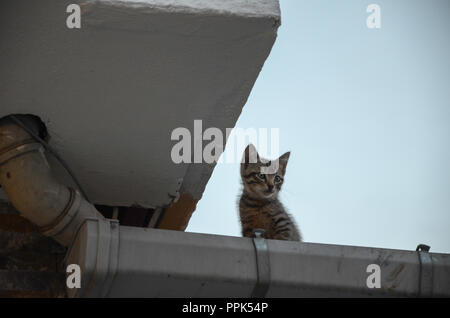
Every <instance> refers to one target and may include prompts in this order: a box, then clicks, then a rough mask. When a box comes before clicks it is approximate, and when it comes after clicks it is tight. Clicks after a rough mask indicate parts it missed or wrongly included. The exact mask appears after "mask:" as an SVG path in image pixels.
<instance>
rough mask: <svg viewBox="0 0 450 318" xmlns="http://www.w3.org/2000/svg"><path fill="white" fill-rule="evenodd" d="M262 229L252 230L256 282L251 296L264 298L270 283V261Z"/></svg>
mask: <svg viewBox="0 0 450 318" xmlns="http://www.w3.org/2000/svg"><path fill="white" fill-rule="evenodd" d="M264 232H265V231H264V230H263V229H255V230H253V245H254V247H255V254H256V269H257V275H258V278H257V282H256V285H255V287H254V288H253V292H252V295H251V297H252V298H264V297H266V294H267V291H268V290H269V285H270V262H269V249H268V247H267V241H266V240H265V238H264Z"/></svg>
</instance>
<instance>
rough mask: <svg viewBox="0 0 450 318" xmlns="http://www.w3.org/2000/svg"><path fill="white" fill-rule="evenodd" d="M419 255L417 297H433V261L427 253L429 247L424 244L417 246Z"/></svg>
mask: <svg viewBox="0 0 450 318" xmlns="http://www.w3.org/2000/svg"><path fill="white" fill-rule="evenodd" d="M416 251H417V253H418V255H419V264H420V270H419V271H420V272H419V297H431V296H432V295H433V260H432V258H431V255H430V253H429V251H430V247H429V246H428V245H425V244H420V245H419V246H417V248H416Z"/></svg>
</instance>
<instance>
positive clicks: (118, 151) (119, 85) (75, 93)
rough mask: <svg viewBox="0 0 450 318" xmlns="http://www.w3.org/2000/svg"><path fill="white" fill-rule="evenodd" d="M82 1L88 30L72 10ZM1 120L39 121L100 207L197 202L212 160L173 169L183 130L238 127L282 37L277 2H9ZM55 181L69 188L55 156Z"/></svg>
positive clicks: (2, 15)
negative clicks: (199, 123) (181, 196)
mask: <svg viewBox="0 0 450 318" xmlns="http://www.w3.org/2000/svg"><path fill="white" fill-rule="evenodd" d="M70 3H78V4H80V6H81V29H69V28H67V26H66V18H67V16H68V15H69V13H66V7H67V6H68V5H69V4H70ZM0 7H1V9H0V38H1V41H2V45H1V46H0V117H3V116H6V115H9V114H34V115H37V116H39V117H40V118H41V120H42V121H43V122H44V123H45V125H46V127H47V129H48V131H49V135H50V136H51V138H50V141H49V143H50V145H51V146H53V147H54V148H55V149H56V150H57V152H58V153H59V154H60V155H61V156H62V157H63V158H64V159H65V160H66V161H67V163H68V164H69V165H70V167H71V168H72V169H73V171H74V172H75V174H76V176H77V177H78V178H79V180H80V182H81V184H82V185H83V186H84V188H85V190H86V192H87V193H88V195H89V197H90V198H91V200H92V201H93V202H94V203H96V204H105V205H111V206H132V205H138V206H142V207H151V208H156V207H165V206H168V205H170V204H171V202H172V200H173V197H174V196H176V195H177V191H179V190H180V187H181V188H182V189H183V191H184V192H187V193H188V194H189V196H190V197H192V198H193V199H194V200H198V199H199V198H200V197H201V195H202V193H203V190H204V188H205V186H206V183H207V181H208V180H209V178H210V175H211V173H212V170H213V168H214V166H213V165H208V164H190V165H189V164H182V165H176V164H174V163H173V162H172V160H171V157H170V153H171V148H172V146H173V145H174V144H175V142H174V141H171V138H170V136H171V132H172V131H173V129H175V128H177V127H186V128H189V129H190V130H191V131H192V130H193V122H194V120H195V119H202V120H203V127H204V128H206V127H218V128H220V129H225V128H227V127H234V125H235V123H236V120H237V118H238V116H239V115H240V113H241V110H242V107H243V106H244V104H245V102H246V100H247V98H248V96H249V94H250V91H251V89H252V86H253V84H254V82H255V80H256V78H257V76H258V74H259V72H260V70H261V68H262V66H263V63H264V61H265V60H266V58H267V56H268V54H269V53H270V50H271V48H272V45H273V43H274V41H275V38H276V34H277V29H278V27H279V25H280V11H279V3H278V0H252V1H249V0H227V1H222V0H133V1H129V0H126V1H125V0H123V1H115V0H100V1H93V0H87V1H74V0H70V1H65V0H63V1H61V0H40V1H27V0H3V1H2V3H1V4H0ZM49 159H50V163H51V165H52V166H53V168H54V169H55V171H56V175H57V178H58V179H60V180H61V181H62V182H64V183H66V184H67V183H69V184H70V183H71V180H70V179H69V178H68V177H67V174H66V173H65V172H64V171H63V170H62V168H61V167H60V166H59V165H58V164H56V162H55V161H54V160H52V158H49Z"/></svg>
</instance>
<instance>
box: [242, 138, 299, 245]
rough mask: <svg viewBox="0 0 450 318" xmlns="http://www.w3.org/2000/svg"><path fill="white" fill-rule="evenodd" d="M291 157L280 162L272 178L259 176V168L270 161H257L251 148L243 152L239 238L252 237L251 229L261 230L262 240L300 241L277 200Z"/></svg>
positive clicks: (261, 159) (285, 157) (256, 155)
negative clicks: (263, 236) (240, 230)
mask: <svg viewBox="0 0 450 318" xmlns="http://www.w3.org/2000/svg"><path fill="white" fill-rule="evenodd" d="M289 155H290V153H289V152H288V153H285V154H284V155H282V156H281V157H280V158H279V168H278V171H277V173H275V174H262V173H261V167H262V166H269V165H270V161H268V160H265V159H263V158H260V157H259V155H258V153H257V152H256V149H255V147H254V146H253V145H249V146H248V147H247V149H246V150H245V152H244V156H243V160H242V163H241V179H242V185H243V190H242V194H241V196H240V198H239V215H240V219H241V226H242V235H243V236H244V237H252V236H253V233H252V232H253V230H254V229H264V230H265V237H266V238H267V239H274V240H288V241H302V237H301V234H300V231H299V230H298V227H297V225H296V224H295V221H294V219H293V218H292V216H290V215H289V214H288V213H287V212H286V209H285V208H284V206H283V204H282V203H281V202H280V201H279V199H278V193H279V192H280V190H281V187H282V185H283V181H284V175H285V173H286V166H287V162H288V160H289Z"/></svg>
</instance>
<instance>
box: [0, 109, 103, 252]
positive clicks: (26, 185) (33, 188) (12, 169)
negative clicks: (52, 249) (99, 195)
mask: <svg viewBox="0 0 450 318" xmlns="http://www.w3.org/2000/svg"><path fill="white" fill-rule="evenodd" d="M26 119H27V127H30V128H32V129H34V130H36V131H38V126H39V123H38V122H36V121H35V120H34V121H33V120H32V119H30V118H26ZM0 184H1V185H2V187H3V189H4V190H5V192H6V194H7V196H8V199H9V201H10V202H11V203H12V204H13V205H14V207H15V208H16V209H17V210H18V211H19V212H20V213H21V215H22V216H23V217H25V218H27V219H28V220H30V221H31V222H33V223H34V224H36V225H37V226H38V227H39V228H40V230H41V231H42V232H43V233H44V234H45V235H47V236H51V237H53V238H55V239H56V240H57V241H58V242H59V243H60V244H62V245H64V246H68V245H70V244H71V242H72V240H73V237H74V235H75V233H76V231H77V230H78V228H79V227H80V225H81V224H82V223H83V222H84V220H85V219H86V218H94V219H104V217H103V216H102V215H101V214H100V213H99V212H98V211H97V210H96V209H95V207H94V206H93V205H92V204H90V203H89V202H87V201H86V200H85V199H84V198H83V197H82V196H81V195H80V193H79V192H78V191H76V190H74V189H71V188H69V187H66V186H64V185H62V184H60V183H58V182H57V181H56V180H55V179H54V177H53V176H52V172H51V168H50V166H49V164H48V162H47V159H46V157H45V154H44V148H43V146H42V145H41V144H40V143H37V142H36V141H35V140H34V139H33V138H32V136H31V135H30V134H28V133H27V132H26V131H25V130H23V129H22V128H20V127H19V126H17V125H16V124H15V123H13V122H12V121H11V119H9V118H7V117H6V118H3V119H1V120H0Z"/></svg>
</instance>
